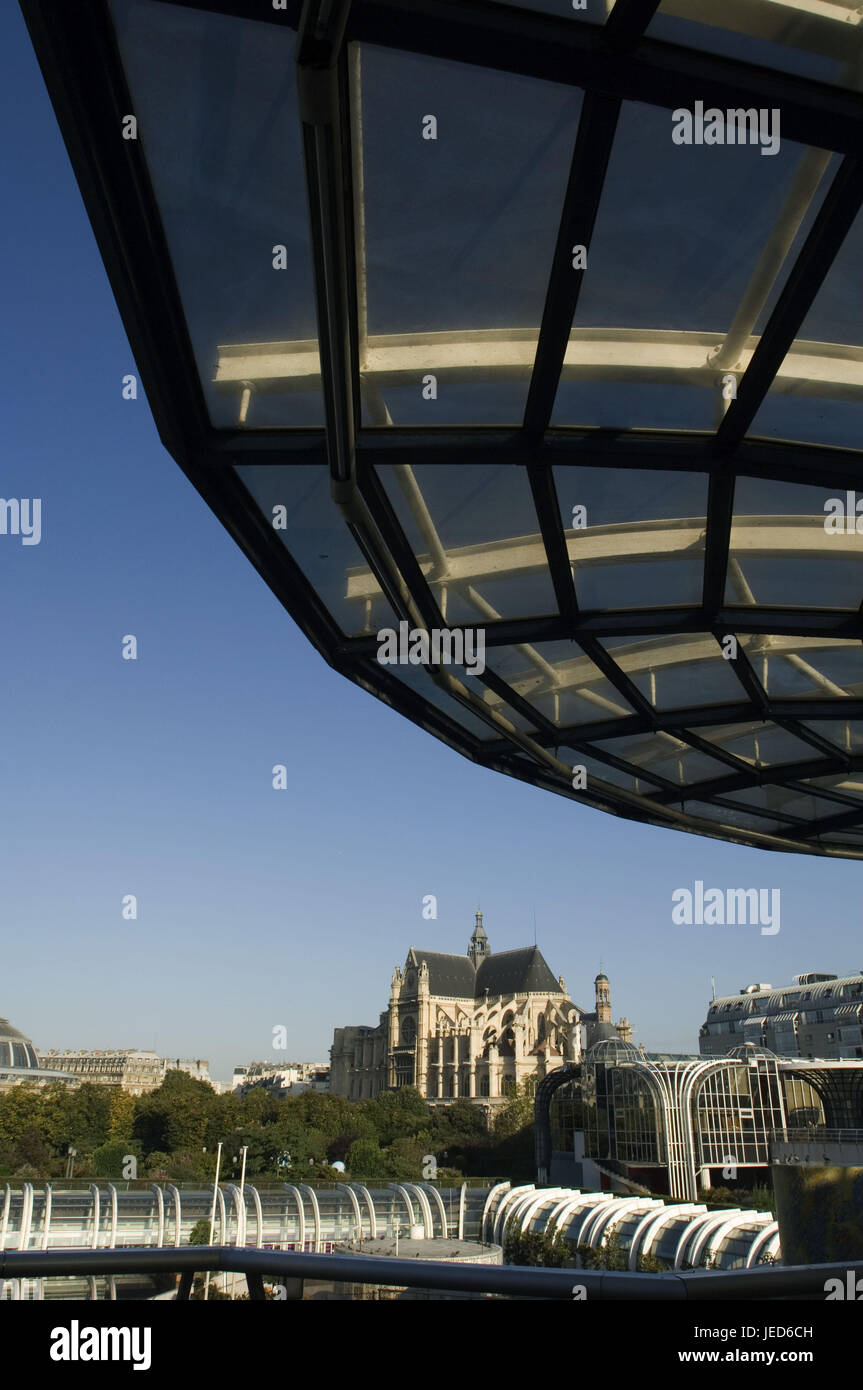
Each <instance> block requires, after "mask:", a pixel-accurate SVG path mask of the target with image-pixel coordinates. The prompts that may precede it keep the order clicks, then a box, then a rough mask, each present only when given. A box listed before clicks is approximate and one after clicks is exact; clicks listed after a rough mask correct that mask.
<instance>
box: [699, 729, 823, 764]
mask: <svg viewBox="0 0 863 1390" xmlns="http://www.w3.org/2000/svg"><path fill="white" fill-rule="evenodd" d="M698 732H699V733H700V734H701V735H702V736H703V737H704V738H705V739H707V740H708V741H709V742H710V743H716V744H718V746H719V747H720V748H724V749H725V751H726V752H727V753H731V754H733V756H734V757H735V758H741V759H742V760H743V761H744V762H747V763H754V764H755V765H756V766H769V765H772V764H779V763H796V762H804V761H807V762H808V761H809V760H810V759H811V758H812V757H813V756H817V754H815V751H814V749H813V748H812V747H811V746H810V745H809V744H808V743H803V741H802V740H801V739H799V738H795V737H794V735H793V734H789V733H788V731H787V730H786V729H780V728H778V727H777V726H776V725H775V724H762V723H755V722H753V723H751V724H711V725H708V726H707V727H706V728H704V729H699V731H698ZM726 771H727V769H726Z"/></svg>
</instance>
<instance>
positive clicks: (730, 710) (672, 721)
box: [537, 697, 863, 771]
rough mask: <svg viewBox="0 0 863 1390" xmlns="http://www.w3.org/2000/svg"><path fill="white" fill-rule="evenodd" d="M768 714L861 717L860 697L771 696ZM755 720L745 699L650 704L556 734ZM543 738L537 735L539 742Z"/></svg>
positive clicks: (568, 737)
mask: <svg viewBox="0 0 863 1390" xmlns="http://www.w3.org/2000/svg"><path fill="white" fill-rule="evenodd" d="M640 698H641V697H640ZM840 711H841V713H840ZM770 718H771V720H773V721H774V722H777V723H781V722H782V720H784V719H805V720H810V719H816V720H817V719H836V718H842V719H848V720H856V719H863V700H859V699H854V698H849V699H847V700H842V701H839V700H838V699H837V700H821V699H818V700H806V699H800V700H772V701H771V703H770ZM756 720H757V715H755V714H754V713H753V709H752V706H751V705H750V704H749V703H748V702H746V701H740V702H738V703H734V704H730V703H725V704H721V705H690V706H687V707H686V708H685V709H674V710H652V708H651V710H650V712H649V713H645V714H638V715H632V717H631V718H630V717H623V716H616V717H613V718H611V719H602V720H598V721H596V722H595V723H590V724H570V725H567V726H565V727H563V728H559V729H558V730H557V732H556V734H555V738H556V739H557V741H558V742H560V743H571V742H572V741H573V739H577V740H579V741H580V742H589V743H593V742H595V741H596V740H601V739H610V738H630V737H632V736H633V735H635V734H644V733H650V732H651V731H660V730H661V731H663V732H665V733H670V734H673V733H676V732H677V730H678V729H687V730H691V729H699V728H704V727H706V726H710V725H720V724H751V723H753V722H755V721H756ZM542 741H543V740H542V739H539V738H538V739H537V742H538V743H539V742H542ZM843 756H845V757H851V758H853V757H854V756H855V755H854V754H853V753H851V754H844V755H843ZM838 770H839V771H841V770H842V769H841V768H839V769H838Z"/></svg>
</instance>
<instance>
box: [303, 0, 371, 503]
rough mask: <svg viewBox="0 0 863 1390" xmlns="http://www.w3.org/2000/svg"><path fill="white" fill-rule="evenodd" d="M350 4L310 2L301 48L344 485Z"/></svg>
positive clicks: (354, 369) (322, 305)
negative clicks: (346, 86) (346, 45)
mask: <svg viewBox="0 0 863 1390" xmlns="http://www.w3.org/2000/svg"><path fill="white" fill-rule="evenodd" d="M350 9H351V0H306V4H305V5H304V8H303V15H302V19H301V22H300V30H299V35H298V37H297V53H296V63H297V96H298V100H299V112H300V120H301V122H302V127H303V156H304V161H305V168H306V191H307V195H308V203H309V217H310V221H311V230H312V251H313V260H314V282H315V302H316V305H317V319H318V346H319V350H320V355H321V389H322V391H323V397H324V415H325V419H326V430H327V452H328V455H329V463H330V476H331V478H332V480H333V483H334V484H336V485H338V484H339V483H344V482H346V481H348V480H349V479H351V478H352V477H353V473H354V439H355V434H356V430H355V421H356V418H357V409H358V407H357V404H356V402H357V399H358V395H359V369H358V347H357V316H356V306H355V302H354V295H355V288H356V275H355V274H354V273H353V223H352V218H351V216H350V203H349V196H350V195H349V188H350V175H349V172H348V171H349V170H350V129H349V125H350V123H349V121H348V118H347V113H346V110H345V107H344V100H343V98H344V83H345V80H346V74H345V72H344V67H343V56H344V33H345V26H346V24H347V20H348V16H349V13H350ZM340 66H341V67H342V71H341V72H340Z"/></svg>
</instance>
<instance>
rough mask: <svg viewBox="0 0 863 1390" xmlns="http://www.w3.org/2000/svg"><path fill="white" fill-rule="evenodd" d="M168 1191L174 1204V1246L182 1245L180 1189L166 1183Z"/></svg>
mask: <svg viewBox="0 0 863 1390" xmlns="http://www.w3.org/2000/svg"><path fill="white" fill-rule="evenodd" d="M168 1191H169V1192H170V1194H171V1201H172V1202H173V1204H174V1244H175V1245H182V1243H183V1209H182V1203H181V1202H180V1189H179V1188H178V1187H176V1186H175V1185H174V1183H168Z"/></svg>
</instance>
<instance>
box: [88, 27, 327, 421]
mask: <svg viewBox="0 0 863 1390" xmlns="http://www.w3.org/2000/svg"><path fill="white" fill-rule="evenodd" d="M111 12H112V15H113V18H114V23H115V26H116V29H117V37H118V41H119V46H120V54H121V57H122V61H123V66H124V69H125V72H126V79H127V82H128V84H129V88H130V92H131V95H132V100H133V104H134V111H135V115H136V116H137V119H138V130H139V139H140V141H141V145H142V147H143V150H144V154H145V156H146V160H147V166H148V169H149V172H150V178H151V179H152V182H153V187H154V190H155V193H156V197H157V198H158V200H159V209H160V213H161V217H162V224H163V227H164V229H165V236H166V238H167V242H168V247H169V250H170V253H171V259H172V262H173V266H174V272H175V275H176V278H177V284H178V286H179V290H180V296H181V298H182V303H183V309H184V312H185V315H186V321H187V323H188V327H189V334H190V337H191V340H192V345H193V347H194V350H195V357H196V359H197V363H198V370H199V372H200V375H201V381H202V384H203V389H204V395H205V398H206V402H207V408H208V411H209V414H210V419H211V420H212V422H213V424H214V425H217V426H237V425H238V424H240V423H243V424H245V425H248V426H268V425H269V426H272V425H297V426H300V425H302V426H308V425H321V424H323V405H322V398H321V390H320V363H319V359H318V348H317V328H316V318H315V303H314V291H313V282H312V257H311V249H310V237H309V225H308V210H307V203H306V192H305V176H304V172H303V159H302V141H301V128H300V122H299V119H298V115H297V93H296V81H295V76H294V49H295V47H296V35H295V34H294V33H292V32H291V30H290V29H287V28H285V29H281V30H280V29H278V28H275V27H274V26H273V25H272V24H259V23H256V22H254V21H253V20H252V21H250V20H239V19H233V18H229V17H227V16H224V15H214V14H204V13H203V12H202V11H199V10H194V9H186V8H185V7H180V6H176V5H161V4H154V3H150V0H145V2H144V3H142V0H111ZM276 247H284V254H283V255H282V253H280V252H278V251H274V248H276ZM277 258H279V259H281V260H283V262H284V267H285V268H284V269H276V268H275V267H274V261H275V260H276V259H277ZM247 385H248V389H249V391H250V395H249V397H248V401H247V409H246V414H245V419H244V420H241V412H242V405H243V398H244V390H245V389H246V386H247Z"/></svg>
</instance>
